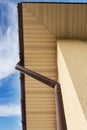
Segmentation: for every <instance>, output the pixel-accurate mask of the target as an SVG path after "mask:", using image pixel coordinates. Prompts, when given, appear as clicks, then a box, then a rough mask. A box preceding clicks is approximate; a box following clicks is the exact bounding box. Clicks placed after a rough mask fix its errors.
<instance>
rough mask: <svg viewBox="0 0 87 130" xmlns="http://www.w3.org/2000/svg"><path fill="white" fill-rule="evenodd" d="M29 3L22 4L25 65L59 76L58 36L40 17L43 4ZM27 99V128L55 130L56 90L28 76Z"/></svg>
mask: <svg viewBox="0 0 87 130" xmlns="http://www.w3.org/2000/svg"><path fill="white" fill-rule="evenodd" d="M28 5H29V6H28ZM28 5H27V4H23V32H24V33H23V34H24V35H23V36H24V37H23V39H24V66H25V67H26V68H29V69H31V70H33V71H35V72H38V73H40V74H43V75H45V76H47V77H49V78H52V79H54V80H57V66H56V62H57V61H56V60H57V58H56V39H55V38H54V36H53V34H52V33H51V32H50V31H49V30H48V28H47V27H45V26H44V25H43V24H42V23H41V21H40V20H38V15H39V16H40V13H42V12H38V8H37V7H38V6H40V5H38V4H36V5H35V6H32V4H28ZM31 10H32V11H31ZM35 15H36V16H35ZM25 99H26V121H27V122H26V124H27V130H28V129H31V130H40V129H41V130H56V118H55V112H56V111H55V96H54V90H53V89H52V88H50V87H48V86H47V85H44V84H43V83H40V82H39V81H37V80H35V79H33V78H30V77H28V76H25Z"/></svg>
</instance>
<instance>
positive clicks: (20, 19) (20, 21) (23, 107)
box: [18, 3, 26, 130]
mask: <svg viewBox="0 0 87 130" xmlns="http://www.w3.org/2000/svg"><path fill="white" fill-rule="evenodd" d="M22 14H23V13H22V3H18V27H19V57H20V62H21V64H22V66H24V49H23V48H24V44H23V41H24V39H23V16H22ZM20 83H21V113H22V130H26V105H25V78H24V74H22V73H20Z"/></svg>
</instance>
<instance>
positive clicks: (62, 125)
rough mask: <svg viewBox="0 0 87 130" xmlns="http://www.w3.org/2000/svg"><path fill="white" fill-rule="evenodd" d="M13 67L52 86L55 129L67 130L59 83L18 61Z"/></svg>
mask: <svg viewBox="0 0 87 130" xmlns="http://www.w3.org/2000/svg"><path fill="white" fill-rule="evenodd" d="M15 68H16V69H17V70H19V71H20V72H21V73H23V74H26V75H28V76H31V77H33V78H35V79H37V80H39V81H40V82H43V83H44V84H47V85H49V86H50V87H52V88H54V90H55V101H56V123H57V130H67V126H66V120H65V114H64V107H63V100H62V94H61V88H60V84H59V83H58V82H56V81H54V80H52V79H50V78H47V77H45V76H43V75H40V74H38V73H36V72H34V71H31V70H29V69H26V68H24V67H22V66H21V65H20V63H18V64H17V65H16V67H15Z"/></svg>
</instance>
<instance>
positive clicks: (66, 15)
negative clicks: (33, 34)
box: [23, 3, 87, 39]
mask: <svg viewBox="0 0 87 130" xmlns="http://www.w3.org/2000/svg"><path fill="white" fill-rule="evenodd" d="M28 5H29V8H30V10H31V12H32V13H33V14H34V15H35V17H36V18H37V19H38V20H40V22H41V23H42V24H43V25H44V26H45V27H46V28H48V30H49V31H50V32H51V33H53V35H54V36H55V37H57V38H74V39H76V38H77V39H87V25H86V23H87V22H86V21H87V14H86V12H87V5H86V4H55V3H53V4H51V3H44V4H42V3H39V4H38V3H31V4H29V3H28V4H23V6H24V7H26V8H25V9H24V11H28V10H29V9H28Z"/></svg>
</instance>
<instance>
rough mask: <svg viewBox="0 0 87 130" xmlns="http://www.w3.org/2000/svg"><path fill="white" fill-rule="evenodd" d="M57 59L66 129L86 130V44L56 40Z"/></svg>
mask: <svg viewBox="0 0 87 130" xmlns="http://www.w3.org/2000/svg"><path fill="white" fill-rule="evenodd" d="M57 59H58V60H57V64H58V73H59V79H58V80H59V82H60V84H61V87H62V93H63V99H64V107H65V114H66V120H67V126H68V130H87V120H86V117H87V97H86V96H87V44H86V43H84V42H82V41H79V40H58V41H57Z"/></svg>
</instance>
